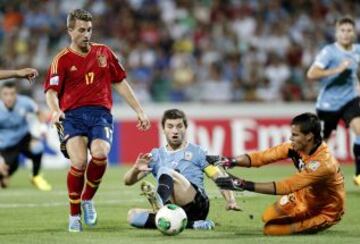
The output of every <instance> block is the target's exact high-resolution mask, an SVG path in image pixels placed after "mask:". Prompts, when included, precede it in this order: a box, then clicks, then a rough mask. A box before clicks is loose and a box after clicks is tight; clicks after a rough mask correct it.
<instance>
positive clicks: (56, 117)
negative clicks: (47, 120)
mask: <svg viewBox="0 0 360 244" xmlns="http://www.w3.org/2000/svg"><path fill="white" fill-rule="evenodd" d="M63 119H65V114H64V112H63V111H61V110H59V111H54V112H52V113H51V123H53V124H57V123H60V121H61V120H63Z"/></svg>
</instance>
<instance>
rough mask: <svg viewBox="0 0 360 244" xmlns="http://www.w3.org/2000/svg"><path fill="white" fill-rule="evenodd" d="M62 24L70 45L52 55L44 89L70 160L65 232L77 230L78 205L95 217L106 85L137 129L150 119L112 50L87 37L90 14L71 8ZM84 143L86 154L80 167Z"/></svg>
mask: <svg viewBox="0 0 360 244" xmlns="http://www.w3.org/2000/svg"><path fill="white" fill-rule="evenodd" d="M67 29H68V33H69V35H70V38H71V44H70V46H69V47H67V48H65V49H63V50H62V51H60V52H59V53H58V54H57V55H56V56H55V57H54V59H53V61H52V64H51V67H50V68H49V71H48V75H47V78H46V80H45V84H44V89H45V92H46V101H47V104H48V106H49V107H50V110H51V112H52V122H53V123H55V124H56V125H57V127H58V130H59V137H60V141H61V144H62V151H63V153H64V155H65V156H67V157H69V158H70V161H71V168H70V170H69V172H68V177H67V187H68V194H69V200H70V217H69V231H70V232H80V231H82V224H81V209H82V210H83V213H84V222H85V223H86V224H87V225H89V226H94V225H95V224H96V222H97V213H96V211H95V207H94V203H93V201H92V199H93V197H94V195H95V193H96V190H97V188H98V186H99V184H100V182H101V179H102V176H103V174H104V172H105V169H106V165H107V155H108V153H109V150H110V146H111V141H112V132H113V121H112V115H111V113H110V109H111V107H112V95H111V87H114V89H115V90H116V91H117V92H118V93H119V94H120V95H121V96H122V97H123V98H124V99H125V101H126V102H127V103H128V104H129V105H130V106H131V107H132V108H133V110H134V111H135V112H136V114H137V117H138V121H139V123H138V128H139V130H147V129H149V128H150V121H149V119H148V117H147V116H146V114H145V113H144V111H143V109H142V107H141V105H140V104H139V102H138V100H137V99H136V97H135V95H134V92H133V90H132V88H131V87H130V85H129V84H128V82H127V80H126V73H125V71H124V69H123V68H122V66H121V65H120V63H119V60H118V58H117V57H116V55H115V54H114V53H113V52H112V51H111V50H110V48H109V47H107V46H105V45H102V44H96V43H91V42H90V38H91V34H92V15H91V14H90V13H89V12H87V11H86V10H83V9H76V10H74V11H72V12H71V13H69V15H68V17H67ZM88 148H89V150H90V154H91V159H90V162H89V164H88V165H87V167H86V164H87V161H88V160H87V149H88ZM85 179H86V183H85Z"/></svg>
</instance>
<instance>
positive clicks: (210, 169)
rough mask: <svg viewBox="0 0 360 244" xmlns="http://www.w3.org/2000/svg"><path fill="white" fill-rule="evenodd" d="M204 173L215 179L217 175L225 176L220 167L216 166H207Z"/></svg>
mask: <svg viewBox="0 0 360 244" xmlns="http://www.w3.org/2000/svg"><path fill="white" fill-rule="evenodd" d="M204 172H205V174H206V175H207V176H208V177H210V178H212V177H214V176H215V175H222V174H223V172H222V171H221V170H220V169H219V168H218V167H216V166H214V165H209V166H207V167H206V168H205V169H204Z"/></svg>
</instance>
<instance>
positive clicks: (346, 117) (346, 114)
mask: <svg viewBox="0 0 360 244" xmlns="http://www.w3.org/2000/svg"><path fill="white" fill-rule="evenodd" d="M316 113H317V115H318V117H319V119H320V120H321V121H322V123H323V138H324V139H328V138H329V137H330V135H331V132H332V131H333V130H336V127H337V124H338V123H339V121H340V120H341V119H342V120H343V121H344V122H345V125H346V127H349V124H350V122H351V120H353V119H354V118H356V117H360V97H356V98H354V99H353V100H351V101H350V102H348V103H347V104H345V105H344V106H343V107H342V108H341V109H340V110H338V111H323V110H319V109H317V110H316Z"/></svg>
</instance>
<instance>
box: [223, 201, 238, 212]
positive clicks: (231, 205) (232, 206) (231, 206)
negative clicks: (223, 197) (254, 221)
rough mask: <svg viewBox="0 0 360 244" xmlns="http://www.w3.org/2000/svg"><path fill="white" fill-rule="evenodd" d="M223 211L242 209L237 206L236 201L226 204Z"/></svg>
mask: <svg viewBox="0 0 360 244" xmlns="http://www.w3.org/2000/svg"><path fill="white" fill-rule="evenodd" d="M225 209H226V211H230V210H232V211H242V209H241V208H240V207H239V206H238V205H237V203H236V201H231V202H227V203H226V206H225Z"/></svg>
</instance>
